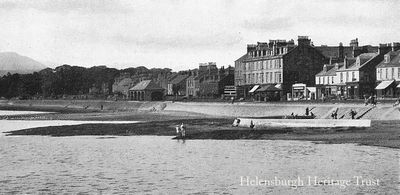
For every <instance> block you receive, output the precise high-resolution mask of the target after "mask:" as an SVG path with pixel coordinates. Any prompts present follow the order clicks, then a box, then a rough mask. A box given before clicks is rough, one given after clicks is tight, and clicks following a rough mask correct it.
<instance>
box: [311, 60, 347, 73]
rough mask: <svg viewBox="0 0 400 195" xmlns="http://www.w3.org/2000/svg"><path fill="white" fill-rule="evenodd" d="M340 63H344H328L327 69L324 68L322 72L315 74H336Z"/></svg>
mask: <svg viewBox="0 0 400 195" xmlns="http://www.w3.org/2000/svg"><path fill="white" fill-rule="evenodd" d="M340 64H342V65H343V63H335V64H334V65H328V64H327V65H326V71H325V70H322V71H321V72H319V73H318V74H316V75H315V76H335V75H336V70H337V68H336V65H338V67H340ZM324 66H325V65H324Z"/></svg>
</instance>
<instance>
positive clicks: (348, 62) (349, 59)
mask: <svg viewBox="0 0 400 195" xmlns="http://www.w3.org/2000/svg"><path fill="white" fill-rule="evenodd" d="M345 60H347V64H348V65H347V68H348V67H350V66H351V65H352V64H353V63H355V62H356V58H346V59H345ZM339 64H343V65H342V66H339V68H338V69H337V71H344V70H348V69H347V68H346V66H345V65H344V62H343V63H339Z"/></svg>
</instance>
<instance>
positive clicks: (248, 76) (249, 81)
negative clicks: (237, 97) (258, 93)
mask: <svg viewBox="0 0 400 195" xmlns="http://www.w3.org/2000/svg"><path fill="white" fill-rule="evenodd" d="M247 83H251V74H248V75H247Z"/></svg>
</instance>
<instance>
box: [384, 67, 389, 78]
mask: <svg viewBox="0 0 400 195" xmlns="http://www.w3.org/2000/svg"><path fill="white" fill-rule="evenodd" d="M385 71H386V77H385V78H386V79H388V78H389V76H388V75H389V74H388V72H389V71H388V69H387V68H385Z"/></svg>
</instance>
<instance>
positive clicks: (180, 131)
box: [175, 123, 186, 138]
mask: <svg viewBox="0 0 400 195" xmlns="http://www.w3.org/2000/svg"><path fill="white" fill-rule="evenodd" d="M175 129H176V134H177V135H178V137H181V138H184V137H185V136H186V126H185V125H184V124H183V123H182V124H181V125H177V126H176V127H175Z"/></svg>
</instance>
